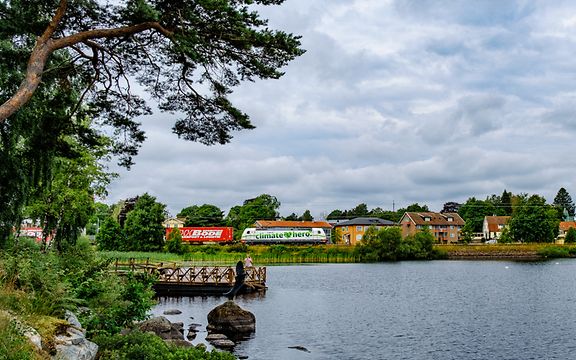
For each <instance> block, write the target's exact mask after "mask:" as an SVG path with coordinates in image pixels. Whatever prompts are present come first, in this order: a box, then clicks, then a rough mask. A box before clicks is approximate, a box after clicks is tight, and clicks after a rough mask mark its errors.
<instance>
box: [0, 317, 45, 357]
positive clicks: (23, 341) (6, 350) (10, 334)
mask: <svg viewBox="0 0 576 360" xmlns="http://www.w3.org/2000/svg"><path fill="white" fill-rule="evenodd" d="M0 334H2V336H0V359H11V360H33V359H38V360H40V359H43V358H44V357H41V354H39V353H37V352H36V350H35V348H34V346H33V345H32V343H31V342H30V341H29V340H28V338H26V337H25V336H24V335H22V334H21V333H20V332H19V331H18V329H17V327H16V326H15V324H14V323H13V322H11V321H10V320H9V319H7V318H5V317H2V316H0ZM45 356H48V354H45Z"/></svg>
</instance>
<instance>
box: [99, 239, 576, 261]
mask: <svg viewBox="0 0 576 360" xmlns="http://www.w3.org/2000/svg"><path fill="white" fill-rule="evenodd" d="M434 249H435V251H437V252H439V253H441V254H444V255H445V256H443V258H448V259H450V258H459V259H466V258H469V259H479V258H561V257H575V256H576V244H570V245H554V244H550V243H530V244H491V245H486V244H478V245H435V246H434ZM247 253H250V255H251V257H252V259H253V261H254V264H255V265H273V264H301V263H356V262H359V261H360V260H359V258H358V256H357V255H356V254H355V253H354V247H353V246H342V245H314V246H313V245H310V246H296V245H253V246H243V247H238V246H236V247H230V246H221V245H217V246H214V245H206V246H203V245H201V246H189V247H188V248H187V249H186V252H185V253H184V254H182V255H177V254H170V253H165V252H136V251H131V252H121V251H101V252H100V255H101V256H105V257H108V258H111V259H113V260H114V259H118V260H120V261H122V262H124V261H128V260H129V259H135V260H137V261H141V262H145V261H146V260H148V261H150V262H153V263H158V262H163V263H165V264H170V263H182V262H185V263H187V264H189V265H197V264H198V265H233V264H235V263H236V262H237V261H239V260H243V259H244V258H245V256H246V254H247Z"/></svg>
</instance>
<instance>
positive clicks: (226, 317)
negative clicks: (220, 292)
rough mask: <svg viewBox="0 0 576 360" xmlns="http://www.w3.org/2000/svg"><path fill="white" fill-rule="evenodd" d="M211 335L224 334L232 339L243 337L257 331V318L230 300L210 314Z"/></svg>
mask: <svg viewBox="0 0 576 360" xmlns="http://www.w3.org/2000/svg"><path fill="white" fill-rule="evenodd" d="M206 330H208V332H209V333H222V334H226V335H228V336H229V337H232V338H238V337H243V336H246V335H249V334H250V333H253V332H254V331H255V330H256V317H255V316H254V314H252V313H251V312H250V311H247V310H244V309H242V308H241V307H240V306H238V305H237V304H236V303H235V302H234V301H232V300H229V301H226V302H225V303H224V304H222V305H219V306H217V307H215V308H214V309H212V311H210V313H209V314H208V326H206Z"/></svg>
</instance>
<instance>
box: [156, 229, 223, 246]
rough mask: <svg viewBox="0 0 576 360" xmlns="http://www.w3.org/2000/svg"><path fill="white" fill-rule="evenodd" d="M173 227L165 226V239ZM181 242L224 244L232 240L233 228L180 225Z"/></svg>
mask: <svg viewBox="0 0 576 360" xmlns="http://www.w3.org/2000/svg"><path fill="white" fill-rule="evenodd" d="M172 230H174V228H166V239H168V235H169V234H170V233H171V232H172ZM178 230H180V234H181V235H182V242H184V243H189V244H211V243H220V244H226V243H231V242H232V241H234V228H231V227H181V228H178Z"/></svg>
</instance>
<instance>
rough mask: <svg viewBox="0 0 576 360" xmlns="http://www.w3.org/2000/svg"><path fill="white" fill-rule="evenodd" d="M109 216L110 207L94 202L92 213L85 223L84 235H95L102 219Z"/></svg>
mask: <svg viewBox="0 0 576 360" xmlns="http://www.w3.org/2000/svg"><path fill="white" fill-rule="evenodd" d="M110 216H111V208H110V207H109V206H108V205H106V204H104V203H101V202H96V203H94V213H93V214H92V215H91V216H90V218H89V219H88V224H86V235H96V234H97V233H98V232H99V231H100V227H101V226H102V224H103V222H104V220H106V218H108V217H110Z"/></svg>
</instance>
